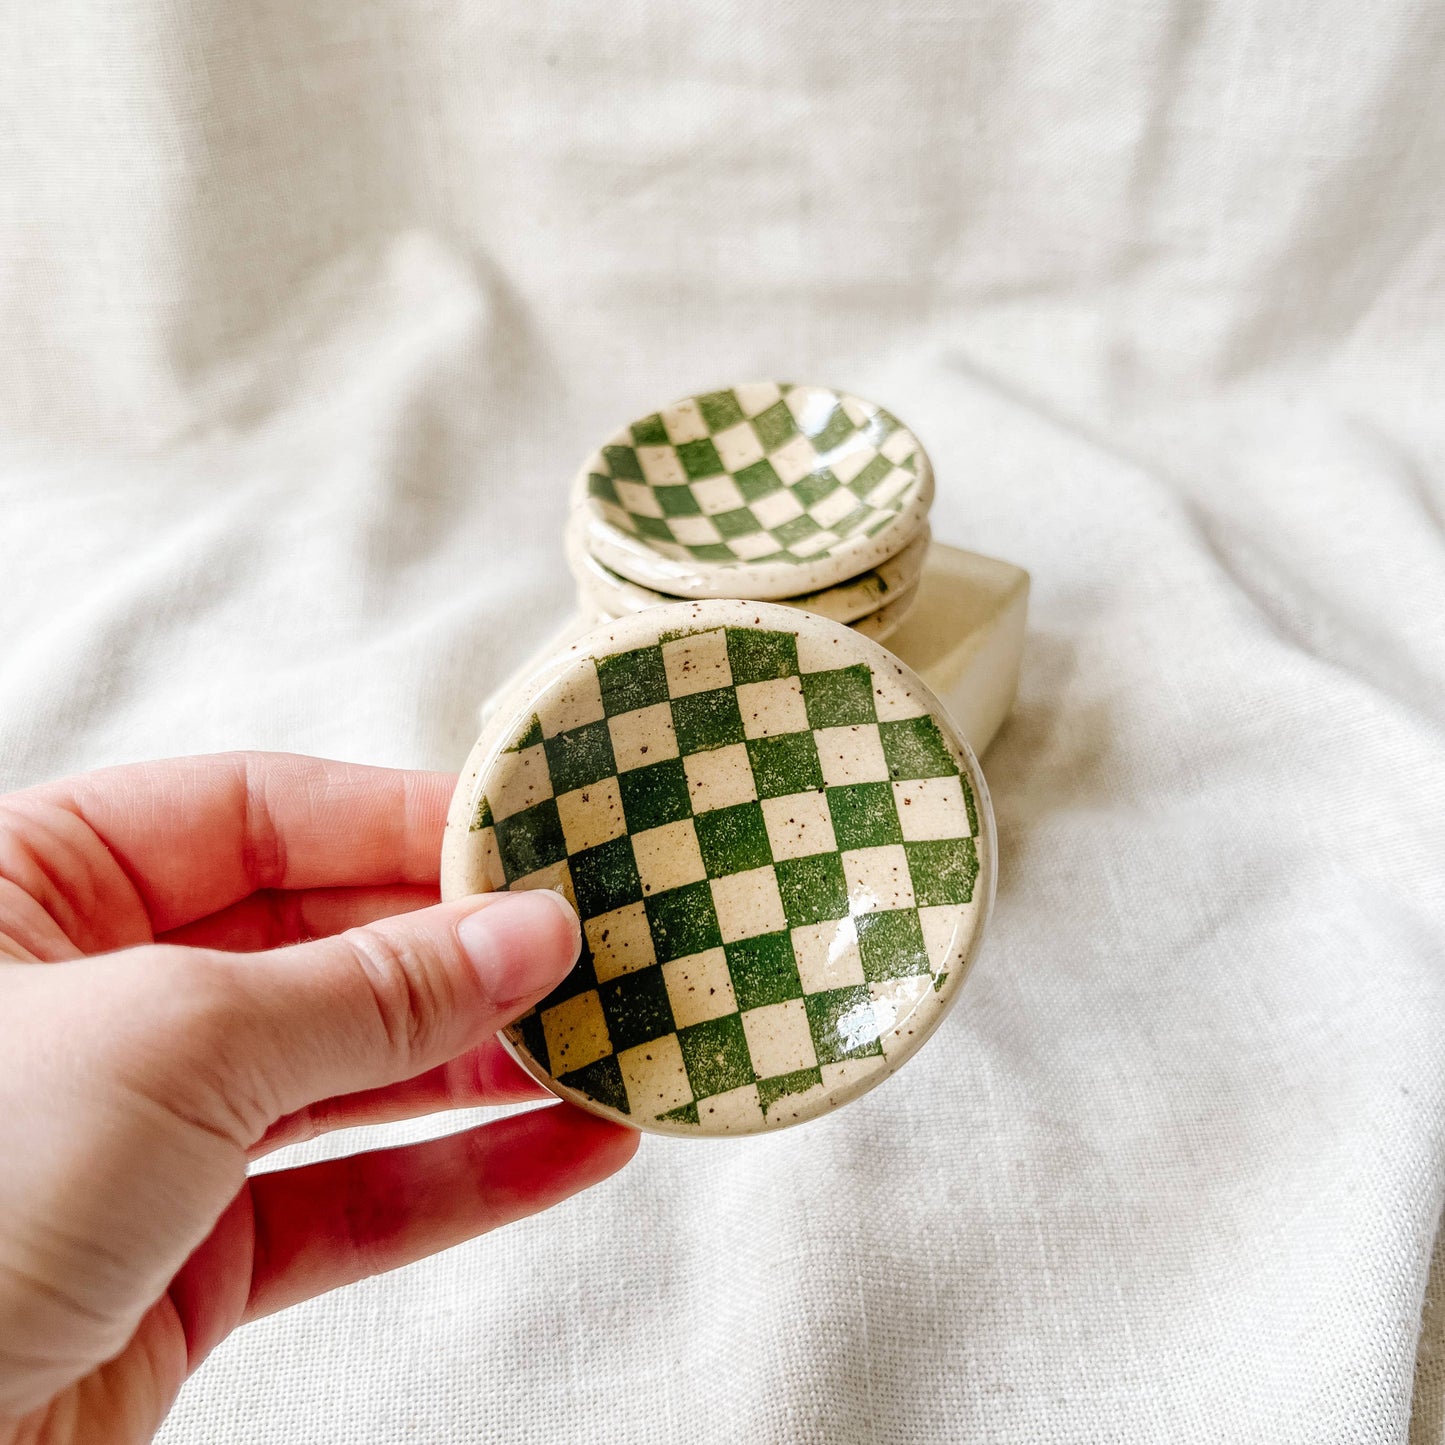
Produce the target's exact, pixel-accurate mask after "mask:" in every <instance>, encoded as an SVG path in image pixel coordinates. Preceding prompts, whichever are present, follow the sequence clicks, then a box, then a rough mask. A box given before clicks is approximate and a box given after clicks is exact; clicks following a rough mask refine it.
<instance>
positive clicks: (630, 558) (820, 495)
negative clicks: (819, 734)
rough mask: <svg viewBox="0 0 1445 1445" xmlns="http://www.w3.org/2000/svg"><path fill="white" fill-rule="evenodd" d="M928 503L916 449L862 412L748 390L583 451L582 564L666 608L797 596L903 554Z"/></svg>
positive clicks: (841, 398) (846, 403) (928, 482)
mask: <svg viewBox="0 0 1445 1445" xmlns="http://www.w3.org/2000/svg"><path fill="white" fill-rule="evenodd" d="M932 500H933V470H932V468H931V467H930V465H929V461H928V457H927V455H926V454H925V453H924V451H923V448H922V447H921V446H920V445H919V443H918V439H917V438H916V437H915V436H914V435H913V433H912V432H911V431H909V430H908V428H907V427H905V426H904V425H903V424H902V423H901V422H900V421H899V420H898V419H897V418H896V417H895V416H893V415H892V414H891V413H889V412H887V411H885V410H884V409H883V408H882V407H880V406H877V405H876V404H875V403H873V402H869V401H864V400H862V399H861V398H859V397H855V396H849V395H847V394H846V393H844V392H839V391H833V390H831V389H829V388H827V387H820V386H789V385H786V384H783V383H778V382H771V381H769V382H754V383H749V384H745V385H740V386H734V387H732V388H731V389H729V390H726V391H715V392H708V393H706V394H704V395H701V396H691V397H686V398H684V399H683V400H681V401H678V402H674V403H673V404H672V405H671V406H666V407H664V408H663V409H662V410H661V411H660V412H655V413H654V414H652V415H651V416H646V417H642V418H640V419H639V420H637V421H635V422H633V423H632V424H631V426H629V427H626V428H624V429H623V430H622V431H620V432H618V433H617V435H616V436H614V437H613V438H612V439H611V441H609V442H608V443H607V444H606V445H605V446H603V447H602V448H601V449H600V450H599V451H597V452H596V453H594V454H593V456H592V457H590V458H589V459H588V461H587V464H586V465H585V466H584V467H583V469H582V471H581V473H580V475H579V476H578V479H577V484H576V487H575V488H574V495H573V506H574V509H575V511H576V512H577V514H578V516H579V518H580V523H579V525H580V528H581V532H582V536H583V537H584V539H585V548H586V551H587V552H588V553H590V554H591V555H592V556H593V557H595V558H596V559H597V560H598V561H599V562H601V563H603V564H604V565H605V566H606V567H608V568H610V569H611V570H612V571H614V572H616V573H618V574H619V575H620V576H622V577H624V578H626V579H628V580H629V581H632V582H636V583H638V584H640V585H641V586H643V587H649V588H652V589H653V590H655V591H658V592H662V593H667V594H670V595H672V596H677V597H692V598H700V597H753V598H784V597H796V596H798V595H799V594H800V593H804V592H818V591H821V590H822V589H824V588H827V587H832V586H835V585H836V584H837V583H839V582H843V581H845V580H846V579H848V578H853V577H857V576H859V575H860V574H861V573H864V572H866V571H868V570H869V569H870V568H873V567H876V566H878V564H879V563H881V562H883V561H885V560H886V559H887V558H889V557H892V556H895V555H896V554H897V553H898V552H900V551H902V549H903V548H904V547H906V546H907V545H908V543H909V542H910V541H912V540H913V539H914V537H915V536H916V535H917V533H918V531H919V528H920V527H921V526H922V523H923V520H924V517H925V516H926V515H927V512H928V508H929V504H930V503H931V502H932Z"/></svg>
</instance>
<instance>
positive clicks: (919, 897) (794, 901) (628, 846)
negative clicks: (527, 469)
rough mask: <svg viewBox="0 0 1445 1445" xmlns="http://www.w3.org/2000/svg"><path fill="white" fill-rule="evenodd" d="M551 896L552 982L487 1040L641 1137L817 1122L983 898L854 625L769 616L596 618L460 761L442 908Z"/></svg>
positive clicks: (955, 772) (935, 755)
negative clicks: (573, 949) (555, 939)
mask: <svg viewBox="0 0 1445 1445" xmlns="http://www.w3.org/2000/svg"><path fill="white" fill-rule="evenodd" d="M499 888H553V889H556V890H558V891H559V892H561V893H563V894H564V895H565V896H566V897H567V898H568V899H569V900H570V901H571V902H572V903H573V904H574V905H575V906H576V908H577V911H578V913H579V915H580V916H581V919H582V929H583V936H584V943H583V949H582V956H581V958H580V959H579V961H578V963H577V966H576V967H575V968H574V969H573V971H572V973H571V974H570V975H569V977H568V978H567V979H566V980H565V981H564V982H563V983H562V984H561V985H560V986H559V987H558V988H557V989H556V990H554V991H553V993H551V994H550V995H549V996H548V997H547V998H546V999H544V1000H543V1001H542V1003H541V1004H539V1005H538V1006H537V1007H536V1008H535V1009H533V1010H531V1011H530V1012H529V1013H527V1014H526V1015H524V1016H523V1017H522V1018H521V1019H520V1020H518V1022H517V1023H516V1024H515V1025H514V1026H513V1027H512V1028H511V1029H509V1030H508V1031H507V1033H506V1035H504V1037H505V1038H506V1040H507V1042H508V1044H509V1046H510V1047H511V1049H512V1050H513V1052H514V1053H515V1055H516V1057H517V1058H518V1059H519V1061H520V1062H521V1063H522V1065H523V1066H524V1067H525V1068H526V1069H527V1070H528V1071H529V1072H530V1073H532V1074H533V1075H534V1076H535V1077H536V1078H538V1079H540V1080H541V1081H542V1082H543V1083H544V1084H546V1085H547V1086H548V1087H549V1088H550V1089H552V1090H553V1092H555V1093H556V1094H558V1095H559V1096H560V1097H562V1098H564V1099H569V1100H571V1101H572V1102H574V1103H576V1104H578V1105H580V1106H581V1107H583V1108H586V1109H589V1110H591V1111H592V1112H594V1113H598V1114H602V1115H604V1116H605V1117H608V1118H612V1119H617V1120H620V1121H622V1122H625V1123H628V1124H631V1125H633V1126H635V1127H636V1128H639V1129H645V1130H649V1131H653V1132H657V1133H666V1134H685V1135H694V1136H695V1135H707V1134H742V1133H754V1132H758V1131H760V1130H764V1129H775V1128H780V1127H783V1126H785V1125H788V1124H794V1123H799V1122H802V1121H803V1120H806V1119H811V1118H815V1117H817V1116H818V1115H820V1114H823V1113H826V1112H828V1111H829V1110H831V1109H833V1108H835V1107H837V1106H838V1105H839V1104H842V1103H844V1102H846V1101H847V1100H849V1099H852V1098H855V1097H857V1096H858V1095H859V1094H862V1093H864V1092H865V1091H866V1090H868V1089H870V1088H872V1087H873V1086H874V1085H875V1084H877V1083H880V1082H881V1081H882V1080H883V1079H884V1078H886V1077H887V1076H888V1075H889V1074H891V1073H892V1072H894V1071H895V1070H896V1069H897V1068H898V1067H899V1066H900V1065H901V1064H903V1063H904V1062H905V1061H906V1060H907V1059H908V1058H910V1057H911V1056H912V1055H913V1054H914V1053H915V1052H916V1051H917V1049H918V1048H919V1047H920V1045H921V1044H922V1043H923V1042H924V1040H925V1039H926V1038H927V1037H928V1036H929V1035H930V1034H931V1033H932V1032H933V1030H934V1029H935V1028H936V1027H937V1026H938V1024H939V1022H940V1020H941V1019H942V1018H943V1016H944V1014H945V1012H946V1011H947V1009H948V1007H949V1005H950V1004H951V1003H952V1001H953V999H954V998H955V997H956V996H957V993H958V990H959V987H960V985H961V984H962V982H963V979H964V976H965V974H966V973H967V970H968V968H969V966H970V965H971V963H972V961H973V958H974V955H975V953H976V951H977V948H978V943H979V940H980V937H981V935H982V932H983V927H984V923H985V921H986V917H987V914H988V910H989V906H990V904H991V901H992V897H993V889H994V833H993V815H992V812H991V809H990V807H989V801H988V793H987V790H986V788H985V786H984V782H983V778H982V776H981V774H980V773H979V770H978V764H977V762H976V760H975V759H974V757H973V755H972V753H971V752H970V751H969V749H968V747H967V744H966V743H964V741H963V740H962V738H961V737H960V736H959V735H958V734H957V732H956V731H955V729H954V728H953V726H952V724H951V722H950V721H949V719H948V717H947V715H946V714H945V713H944V711H943V709H942V707H941V706H940V704H939V703H938V701H937V699H936V698H934V697H933V696H932V694H930V693H929V692H928V690H927V689H926V688H925V687H924V686H923V684H922V683H921V682H919V680H918V679H917V678H916V677H915V676H914V675H913V674H912V673H911V672H910V671H909V670H908V669H907V668H906V667H904V666H903V665H902V664H901V663H900V662H899V661H898V660H897V659H896V658H894V657H893V656H892V655H891V654H890V653H888V652H886V651H885V650H884V649H883V648H881V647H879V646H878V645H877V644H876V643H873V642H871V641H869V640H868V639H867V638H865V637H861V636H860V635H859V634H858V633H857V632H856V631H854V630H852V629H850V628H848V627H846V626H843V625H841V624H838V623H834V622H830V621H827V620H826V619H823V618H818V617H813V616H810V615H808V614H801V613H799V612H797V611H794V610H789V609H786V608H781V607H774V606H769V605H768V604H766V603H753V602H737V601H709V602H694V603H675V604H673V605H671V606H667V607H657V608H652V609H650V610H648V611H646V612H642V613H638V614H636V615H634V616H629V617H626V618H622V619H619V620H617V621H615V622H610V623H605V624H602V625H601V626H599V627H597V628H595V629H594V630H593V631H592V632H590V633H588V634H587V635H586V636H584V637H583V638H581V639H579V641H578V642H577V643H575V644H574V645H573V646H572V647H570V648H568V649H567V650H566V652H565V653H563V654H562V655H560V656H559V657H558V658H557V659H556V660H555V661H554V662H553V663H551V664H550V665H548V666H547V667H545V668H544V669H543V670H542V671H541V672H539V673H538V674H536V675H535V676H534V677H533V678H532V679H531V680H530V682H528V683H527V684H525V685H524V686H523V687H521V688H519V689H518V690H517V691H515V692H513V693H512V694H511V695H510V697H509V698H508V699H507V701H506V702H505V704H504V705H503V706H502V708H500V709H499V711H498V712H497V714H496V715H495V716H494V718H493V720H492V722H491V723H490V724H489V725H488V728H487V730H486V732H485V733H484V734H483V736H482V737H481V739H479V741H478V743H477V745H476V747H475V748H474V749H473V751H472V755H471V757H470V758H469V759H468V762H467V767H466V770H465V772H464V773H463V775H462V779H461V781H460V783H459V785H458V788H457V792H456V795H455V797H454V798H453V802H452V808H451V812H450V814H449V816H448V820H447V827H446V839H445V843H444V845H443V852H442V892H443V896H445V897H448V898H455V897H459V896H462V895H464V894H467V893H472V892H480V891H487V890H491V889H499Z"/></svg>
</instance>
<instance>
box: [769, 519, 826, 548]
mask: <svg viewBox="0 0 1445 1445" xmlns="http://www.w3.org/2000/svg"><path fill="white" fill-rule="evenodd" d="M822 530H823V529H822V528H821V527H820V526H819V525H818V524H817V523H816V522H815V521H814V520H813V519H812V518H811V517H810V516H809V515H808V514H807V513H806V512H804V513H803V515H802V516H801V517H792V518H790V519H789V520H788V521H786V522H784V523H783V524H782V526H781V527H774V528H773V529H772V533H773V536H774V537H776V538H777V539H778V541H779V542H781V543H782V544H783V546H785V547H791V546H792V545H793V543H794V542H801V541H802V540H803V538H804V537H811V536H812V535H813V533H814V532H821V531H822Z"/></svg>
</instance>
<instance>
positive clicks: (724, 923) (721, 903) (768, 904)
mask: <svg viewBox="0 0 1445 1445" xmlns="http://www.w3.org/2000/svg"><path fill="white" fill-rule="evenodd" d="M712 905H713V910H714V911H715V912H716V914H717V926H718V930H719V932H720V933H721V934H722V941H723V942H724V943H736V942H737V941H738V940H739V939H740V938H756V937H758V936H759V935H760V934H763V933H781V932H782V931H783V929H785V928H786V927H787V926H788V920H787V916H786V915H785V914H784V913H783V900H782V897H781V895H780V894H779V893H778V878H777V875H776V874H775V873H774V872H773V870H772V868H770V867H769V868H752V869H749V871H748V872H746V873H732V874H729V875H728V876H727V877H726V878H714V879H713V880H712Z"/></svg>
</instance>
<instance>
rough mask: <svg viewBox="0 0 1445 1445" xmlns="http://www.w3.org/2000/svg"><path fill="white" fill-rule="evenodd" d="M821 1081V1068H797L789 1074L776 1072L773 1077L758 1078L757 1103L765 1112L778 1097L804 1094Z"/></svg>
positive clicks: (783, 1097)
mask: <svg viewBox="0 0 1445 1445" xmlns="http://www.w3.org/2000/svg"><path fill="white" fill-rule="evenodd" d="M822 1082H823V1071H822V1069H797V1070H795V1071H794V1072H793V1073H791V1074H778V1075H777V1076H776V1077H775V1078H771V1079H759V1080H758V1103H760V1104H761V1105H762V1106H763V1113H764V1114H766V1113H767V1112H768V1110H769V1109H771V1108H772V1107H773V1105H774V1104H776V1103H777V1102H778V1100H779V1099H785V1098H787V1096H788V1095H789V1094H804V1093H806V1092H807V1091H808V1090H809V1089H813V1088H816V1087H817V1086H818V1085H820V1084H821V1083H822Z"/></svg>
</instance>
